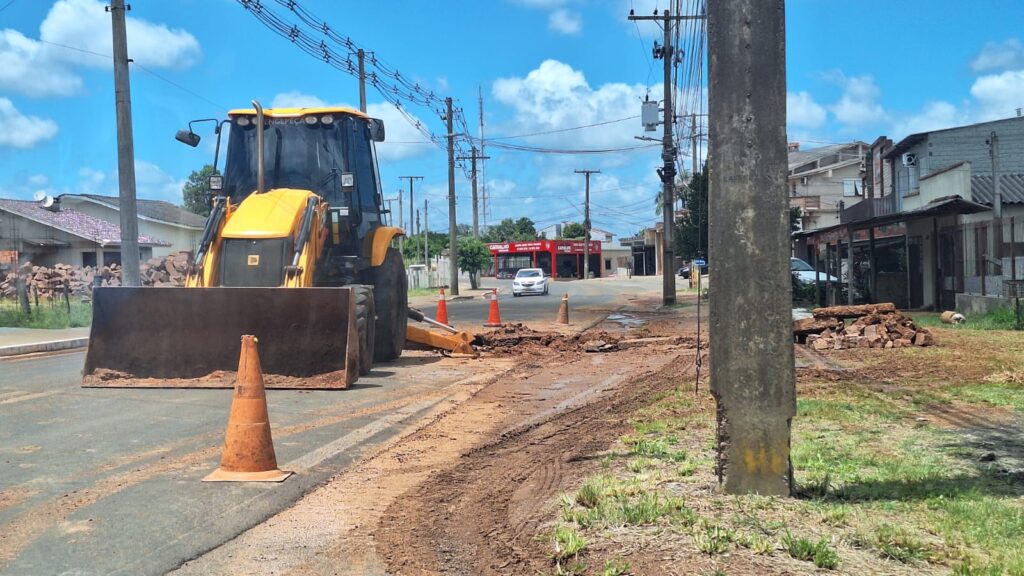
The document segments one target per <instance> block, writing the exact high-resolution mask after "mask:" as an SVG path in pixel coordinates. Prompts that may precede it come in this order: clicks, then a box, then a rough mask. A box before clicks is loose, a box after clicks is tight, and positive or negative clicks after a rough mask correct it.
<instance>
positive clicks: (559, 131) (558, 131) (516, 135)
mask: <svg viewBox="0 0 1024 576" xmlns="http://www.w3.org/2000/svg"><path fill="white" fill-rule="evenodd" d="M639 117H640V115H639V114H637V115H635V116H627V117H625V118H616V119H615V120H607V121H605V122H597V123H594V124H584V125H582V126H572V127H570V128H559V129H557V130H545V131H544V132H531V133H529V134H515V135H513V136H492V137H490V138H487V139H486V142H492V141H494V140H511V139H513V138H528V137H530V136H544V135H547V134H559V133H562V132H572V131H573V130H582V129H584V128H595V127H597V126H607V125H608V124H615V123H617V122H625V121H626V120H635V119H637V118H639ZM474 140H479V139H478V138H474Z"/></svg>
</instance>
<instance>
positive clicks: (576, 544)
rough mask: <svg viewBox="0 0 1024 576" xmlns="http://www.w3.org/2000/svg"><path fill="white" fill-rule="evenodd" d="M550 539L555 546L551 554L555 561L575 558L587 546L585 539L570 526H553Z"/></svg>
mask: <svg viewBox="0 0 1024 576" xmlns="http://www.w3.org/2000/svg"><path fill="white" fill-rule="evenodd" d="M551 540H552V543H553V544H554V547H555V550H554V553H553V556H554V559H555V560H556V561H560V560H567V559H569V558H576V557H577V556H579V554H580V553H581V552H583V551H584V550H585V549H586V548H587V540H586V539H585V538H584V537H583V536H581V535H580V533H579V532H577V531H576V529H575V528H573V527H572V526H566V525H561V526H557V527H555V532H554V534H552V537H551Z"/></svg>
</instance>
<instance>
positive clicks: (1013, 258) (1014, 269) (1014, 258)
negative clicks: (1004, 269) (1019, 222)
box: [1010, 216, 1017, 280]
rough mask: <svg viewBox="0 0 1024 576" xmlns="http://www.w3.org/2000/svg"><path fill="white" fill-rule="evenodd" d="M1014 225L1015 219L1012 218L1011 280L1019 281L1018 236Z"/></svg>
mask: <svg viewBox="0 0 1024 576" xmlns="http://www.w3.org/2000/svg"><path fill="white" fill-rule="evenodd" d="M1013 223H1014V217H1013V216H1010V280H1016V279H1017V246H1016V245H1017V234H1016V230H1015V228H1014V226H1013Z"/></svg>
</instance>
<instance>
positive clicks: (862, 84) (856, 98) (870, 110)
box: [827, 72, 886, 128]
mask: <svg viewBox="0 0 1024 576" xmlns="http://www.w3.org/2000/svg"><path fill="white" fill-rule="evenodd" d="M827 76H828V77H829V78H831V79H832V80H833V81H835V82H837V83H838V84H840V85H841V86H842V87H843V95H842V97H841V98H840V99H839V101H838V102H836V103H835V104H834V105H832V106H831V107H830V110H831V111H832V113H833V114H835V116H836V119H837V120H839V122H841V123H843V124H845V125H847V126H848V127H851V128H857V127H861V126H865V125H868V124H872V123H875V122H880V121H882V120H884V119H885V118H886V114H885V109H883V108H882V105H881V104H879V103H878V99H879V97H880V96H881V95H882V91H881V90H880V89H879V88H878V85H877V84H875V78H874V77H873V76H871V75H870V74H865V75H863V76H852V77H848V76H846V75H844V74H843V73H842V72H833V73H830V74H828V75H827Z"/></svg>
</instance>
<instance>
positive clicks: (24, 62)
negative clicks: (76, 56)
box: [0, 28, 82, 96]
mask: <svg viewBox="0 0 1024 576" xmlns="http://www.w3.org/2000/svg"><path fill="white" fill-rule="evenodd" d="M44 46H45V45H44V44H42V43H41V42H38V41H36V40H33V39H31V38H28V37H26V36H25V35H24V34H22V33H21V32H18V31H17V30H11V29H9V28H8V29H5V30H0V90H3V91H11V92H19V93H21V94H25V95H26V96H47V95H54V96H68V95H71V94H74V93H75V92H78V91H79V90H80V89H81V88H82V79H81V78H79V77H78V76H77V75H75V74H74V73H72V72H71V70H70V69H69V68H68V67H67V66H65V65H63V64H61V63H60V62H55V61H53V59H52V58H50V57H49V56H48V53H47V51H46V50H44V49H43V48H44Z"/></svg>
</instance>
